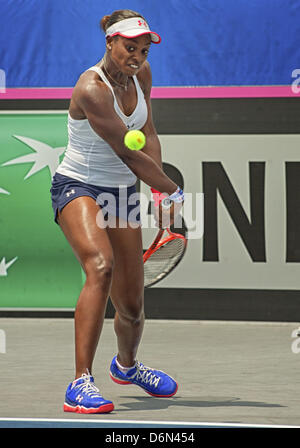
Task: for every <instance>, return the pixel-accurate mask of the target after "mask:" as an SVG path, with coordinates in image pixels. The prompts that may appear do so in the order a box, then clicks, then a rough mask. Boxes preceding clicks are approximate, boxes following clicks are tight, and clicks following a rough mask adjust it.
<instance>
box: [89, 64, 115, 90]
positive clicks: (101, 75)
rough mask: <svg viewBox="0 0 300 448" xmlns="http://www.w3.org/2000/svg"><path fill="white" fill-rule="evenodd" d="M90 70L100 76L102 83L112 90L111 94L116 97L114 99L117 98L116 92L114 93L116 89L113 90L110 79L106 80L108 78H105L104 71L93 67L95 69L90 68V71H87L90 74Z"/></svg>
mask: <svg viewBox="0 0 300 448" xmlns="http://www.w3.org/2000/svg"><path fill="white" fill-rule="evenodd" d="M89 70H90V71H93V72H96V73H98V75H99V76H100V78H101V79H102V81H104V82H105V84H106V85H107V86H108V87H109V88H110V90H111V92H112V94H113V96H114V98H115V92H114V89H113V88H112V86H111V84H110V82H109V81H108V79H107V78H106V76H105V74H104V72H103V70H102V69H101V68H100V67H96V66H93V67H90V68H88V69H87V72H88V71H89Z"/></svg>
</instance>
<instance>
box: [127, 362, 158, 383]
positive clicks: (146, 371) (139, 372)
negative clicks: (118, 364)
mask: <svg viewBox="0 0 300 448" xmlns="http://www.w3.org/2000/svg"><path fill="white" fill-rule="evenodd" d="M131 378H132V379H134V378H135V379H136V380H137V381H139V380H140V381H141V382H142V383H146V384H150V386H154V387H157V386H158V383H159V381H160V377H159V376H157V375H155V373H154V372H153V369H151V368H150V367H146V366H144V365H143V364H142V363H140V362H137V363H136V372H135V373H134V374H133V375H132V377H131Z"/></svg>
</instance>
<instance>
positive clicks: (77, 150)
mask: <svg viewBox="0 0 300 448" xmlns="http://www.w3.org/2000/svg"><path fill="white" fill-rule="evenodd" d="M88 70H93V71H95V72H96V73H98V75H99V76H100V77H101V79H102V80H103V81H104V82H105V84H107V85H108V87H109V88H110V89H111V91H112V94H113V97H114V108H115V111H116V113H117V114H118V115H119V117H120V118H121V120H122V121H123V122H124V124H125V126H126V127H127V128H128V129H130V130H131V129H141V128H142V127H143V126H144V125H145V123H146V121H147V115H148V110H147V104H146V101H145V98H144V94H143V91H142V89H141V87H140V84H139V82H138V80H137V78H136V76H133V80H134V84H135V87H136V92H137V105H136V108H135V110H134V111H133V113H132V114H131V115H130V116H127V115H125V114H124V113H123V112H122V110H121V109H120V107H119V105H118V102H117V99H116V97H115V94H114V91H113V88H112V86H111V85H110V83H109V81H108V80H107V78H106V76H105V75H104V73H103V71H102V70H101V68H99V67H91V68H89V69H88ZM68 137H69V140H68V146H67V149H66V152H65V155H64V159H63V161H62V162H61V164H60V165H59V167H58V168H57V170H56V172H57V173H60V174H64V175H65V176H69V177H71V178H73V179H77V180H79V181H81V182H85V183H87V184H92V185H98V186H102V187H119V185H126V186H131V185H134V184H135V182H136V176H135V174H134V173H133V172H132V171H131V170H130V169H129V168H128V166H127V165H126V164H125V163H123V162H122V160H121V159H120V158H119V157H118V156H117V154H116V153H115V151H114V150H113V149H112V148H111V146H109V144H108V143H107V142H106V141H105V140H103V139H102V138H101V137H100V136H99V135H98V134H97V133H96V132H95V131H94V130H93V129H92V127H91V126H90V124H89V121H88V119H84V120H74V118H72V117H71V116H70V114H68Z"/></svg>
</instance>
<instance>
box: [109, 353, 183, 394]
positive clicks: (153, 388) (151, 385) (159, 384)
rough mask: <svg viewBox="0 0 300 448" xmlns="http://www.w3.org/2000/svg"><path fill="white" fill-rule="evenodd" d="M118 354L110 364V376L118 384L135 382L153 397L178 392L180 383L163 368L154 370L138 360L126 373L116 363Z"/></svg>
mask: <svg viewBox="0 0 300 448" xmlns="http://www.w3.org/2000/svg"><path fill="white" fill-rule="evenodd" d="M116 358H117V357H116V356H115V357H114V358H113V360H112V362H111V366H110V377H111V379H112V380H113V381H114V382H115V383H118V384H135V385H136V386H140V387H141V388H142V389H144V391H145V392H147V393H148V394H149V395H152V396H153V397H166V398H167V397H172V396H173V395H175V394H176V392H177V389H178V384H177V383H176V381H175V380H174V379H173V378H172V377H171V376H169V375H167V374H166V373H164V372H162V371H161V370H154V369H151V368H150V367H146V366H144V365H143V364H142V363H141V362H138V361H137V362H136V363H135V366H134V367H133V368H132V369H130V370H129V371H128V372H127V373H126V374H124V373H123V372H121V370H120V369H119V368H118V366H117V363H116Z"/></svg>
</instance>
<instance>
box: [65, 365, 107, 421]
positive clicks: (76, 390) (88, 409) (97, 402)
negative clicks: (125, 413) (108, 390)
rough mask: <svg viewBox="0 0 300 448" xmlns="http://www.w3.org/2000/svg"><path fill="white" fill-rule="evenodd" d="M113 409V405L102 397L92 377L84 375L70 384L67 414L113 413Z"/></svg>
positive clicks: (66, 398) (66, 403)
mask: <svg viewBox="0 0 300 448" xmlns="http://www.w3.org/2000/svg"><path fill="white" fill-rule="evenodd" d="M113 409H114V405H113V403H112V402H111V401H108V400H105V399H104V398H103V397H102V396H101V394H100V392H99V389H98V388H97V387H96V386H95V383H94V378H93V377H92V376H91V375H89V374H88V375H87V374H85V373H84V374H83V375H81V377H80V378H77V379H76V380H75V381H73V382H72V383H70V384H69V386H68V388H67V391H66V396H65V403H64V411H65V412H77V413H78V414H100V413H106V412H111V411H113Z"/></svg>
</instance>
